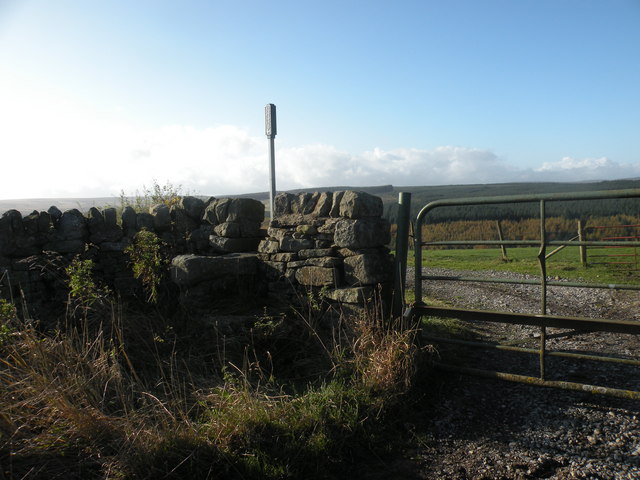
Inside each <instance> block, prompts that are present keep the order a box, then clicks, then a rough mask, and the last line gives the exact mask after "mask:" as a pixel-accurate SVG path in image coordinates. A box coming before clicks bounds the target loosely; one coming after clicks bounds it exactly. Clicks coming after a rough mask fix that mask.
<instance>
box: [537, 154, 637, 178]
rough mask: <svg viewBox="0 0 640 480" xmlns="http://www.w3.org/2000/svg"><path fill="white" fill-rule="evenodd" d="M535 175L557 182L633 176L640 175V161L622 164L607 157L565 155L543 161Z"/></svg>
mask: <svg viewBox="0 0 640 480" xmlns="http://www.w3.org/2000/svg"><path fill="white" fill-rule="evenodd" d="M533 176H534V177H536V178H537V179H539V180H550V181H557V182H575V181H588V180H613V179H617V178H631V177H637V176H640V163H633V164H622V163H618V162H615V161H613V160H611V159H610V158H607V157H599V158H590V157H587V158H573V157H563V158H562V159H560V160H558V161H557V162H545V163H543V164H542V166H541V167H539V168H536V169H535V170H533Z"/></svg>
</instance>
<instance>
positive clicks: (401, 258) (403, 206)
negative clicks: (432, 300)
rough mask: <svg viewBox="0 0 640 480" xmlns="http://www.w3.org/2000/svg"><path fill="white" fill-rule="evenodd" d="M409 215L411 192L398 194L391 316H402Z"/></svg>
mask: <svg viewBox="0 0 640 480" xmlns="http://www.w3.org/2000/svg"><path fill="white" fill-rule="evenodd" d="M410 217H411V194H410V193H408V192H400V193H399V195H398V220H397V222H398V223H397V230H396V257H395V260H394V265H393V266H394V268H393V316H394V318H398V317H400V316H402V310H403V309H404V290H405V285H406V278H407V255H408V253H409V224H410Z"/></svg>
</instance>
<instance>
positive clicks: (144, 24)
mask: <svg viewBox="0 0 640 480" xmlns="http://www.w3.org/2000/svg"><path fill="white" fill-rule="evenodd" d="M639 86H640V0H610V1H601V0H599V1H593V0H580V1H572V0H553V1H546V0H537V1H534V0H511V1H500V0H486V1H482V0H448V1H444V0H443V1H430V0H423V1H402V0H399V1H394V2H391V1H376V0H372V1H367V2H361V1H348V0H342V1H332V0H328V1H323V2H308V1H302V0H297V1H278V0H273V1H264V0H262V1H243V0H233V1H231V0H229V1H226V0H224V1H223V0H210V1H188V0H185V1H180V2H177V1H162V0H156V1H151V0H149V1H145V0H136V1H132V0H127V1H124V0H111V1H85V0H83V1H80V0H57V1H55V2H54V1H48V0H0V159H1V161H2V168H3V173H4V174H3V178H4V179H5V181H4V182H3V186H2V193H0V197H1V198H30V197H62V196H77V197H86V196H89V197H92V196H109V195H118V194H119V193H120V191H122V190H124V191H125V192H133V191H135V190H136V189H137V188H140V187H142V186H143V185H146V186H149V185H151V184H152V183H153V182H154V181H157V182H158V183H160V184H164V183H165V182H171V183H172V184H174V185H182V186H183V188H184V189H185V190H188V191H190V192H193V193H200V194H203V195H207V194H212V195H223V194H232V193H243V192H252V191H265V190H267V189H268V185H269V183H268V177H267V176H268V158H267V152H268V150H267V140H266V137H265V136H264V106H265V104H267V103H275V104H276V105H277V109H278V136H277V139H276V162H277V166H276V170H277V184H278V188H279V189H290V188H313V187H319V186H330V185H355V186H358V185H377V184H388V183H392V184H395V185H432V184H433V185H435V184H454V183H455V184H459V183H497V182H506V181H546V180H558V181H566V180H575V181H583V180H595V179H613V178H628V177H640V133H639V132H640V87H639ZM9 179H10V180H9Z"/></svg>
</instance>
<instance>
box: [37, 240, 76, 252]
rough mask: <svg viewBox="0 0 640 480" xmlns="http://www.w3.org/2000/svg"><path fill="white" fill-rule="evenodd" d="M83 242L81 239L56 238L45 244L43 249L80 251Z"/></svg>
mask: <svg viewBox="0 0 640 480" xmlns="http://www.w3.org/2000/svg"><path fill="white" fill-rule="evenodd" d="M85 245H86V244H85V243H84V241H83V240H58V241H55V242H51V243H48V244H46V245H45V250H51V251H52V252H58V253H82V252H84V248H85Z"/></svg>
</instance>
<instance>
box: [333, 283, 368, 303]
mask: <svg viewBox="0 0 640 480" xmlns="http://www.w3.org/2000/svg"><path fill="white" fill-rule="evenodd" d="M373 294H374V289H373V287H370V286H367V287H350V288H337V289H335V290H329V291H328V292H327V293H326V295H325V296H326V297H327V298H328V299H330V300H333V301H335V302H340V303H350V304H356V305H364V304H366V303H368V302H369V301H370V300H371V299H372V298H373Z"/></svg>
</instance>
